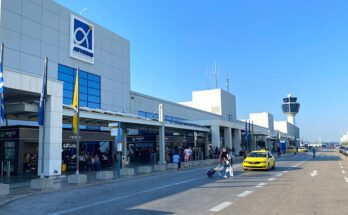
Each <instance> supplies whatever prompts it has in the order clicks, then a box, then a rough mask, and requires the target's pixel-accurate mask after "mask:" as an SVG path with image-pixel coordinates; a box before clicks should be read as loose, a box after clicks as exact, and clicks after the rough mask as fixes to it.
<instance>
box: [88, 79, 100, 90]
mask: <svg viewBox="0 0 348 215" xmlns="http://www.w3.org/2000/svg"><path fill="white" fill-rule="evenodd" d="M88 87H91V88H94V89H100V83H97V82H94V81H88Z"/></svg>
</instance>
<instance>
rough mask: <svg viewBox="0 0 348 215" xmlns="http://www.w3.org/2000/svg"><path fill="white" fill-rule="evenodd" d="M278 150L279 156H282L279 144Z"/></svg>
mask: <svg viewBox="0 0 348 215" xmlns="http://www.w3.org/2000/svg"><path fill="white" fill-rule="evenodd" d="M277 152H278V157H280V156H281V155H282V153H281V151H280V147H279V146H278V148H277Z"/></svg>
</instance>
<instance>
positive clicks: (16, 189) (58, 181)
mask: <svg viewBox="0 0 348 215" xmlns="http://www.w3.org/2000/svg"><path fill="white" fill-rule="evenodd" d="M292 155H294V154H293V153H291V154H282V156H281V157H277V156H276V159H282V158H287V157H290V156H292ZM242 161H243V157H241V156H238V157H234V163H235V164H237V163H240V162H242ZM217 162H218V161H217V159H215V160H214V162H212V163H210V164H205V165H198V166H189V167H186V168H182V170H180V171H185V170H188V169H195V168H201V167H205V166H206V167H212V166H214V165H215V164H217ZM182 166H183V165H182ZM127 167H132V168H134V169H135V171H134V176H120V177H118V176H117V169H115V168H109V169H105V170H103V171H113V172H114V178H113V179H109V180H100V179H97V177H96V175H97V174H96V173H97V172H96V171H91V172H88V171H87V172H81V173H80V174H85V175H87V183H85V184H68V177H67V176H68V175H73V174H74V172H68V173H64V174H62V175H60V176H56V177H54V178H53V188H50V189H45V190H33V189H31V188H30V185H31V180H32V179H36V178H39V177H38V176H34V175H32V176H28V175H21V176H11V177H6V176H4V177H2V178H0V183H5V184H9V186H10V194H8V195H4V196H0V207H1V206H3V205H5V204H7V203H9V202H11V201H14V200H16V199H19V198H24V197H27V196H30V195H36V194H40V193H46V192H55V191H59V190H66V189H78V188H80V187H85V186H97V185H99V184H105V183H115V182H118V181H123V180H129V179H132V178H138V177H145V176H151V175H158V174H165V173H168V172H174V171H177V169H166V170H165V171H152V172H151V173H148V174H139V173H138V172H137V166H135V165H129V166H127Z"/></svg>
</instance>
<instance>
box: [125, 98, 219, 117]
mask: <svg viewBox="0 0 348 215" xmlns="http://www.w3.org/2000/svg"><path fill="white" fill-rule="evenodd" d="M159 104H163V105H164V114H165V115H169V116H174V117H180V118H183V119H186V120H203V119H220V116H219V115H216V114H212V113H208V112H205V111H201V110H197V109H194V108H191V107H187V106H184V105H181V104H178V103H174V102H170V101H166V100H162V99H158V98H155V97H151V96H147V95H144V94H141V93H137V92H131V113H132V114H136V115H137V114H138V111H144V112H149V113H157V114H158V105H159Z"/></svg>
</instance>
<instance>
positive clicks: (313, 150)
mask: <svg viewBox="0 0 348 215" xmlns="http://www.w3.org/2000/svg"><path fill="white" fill-rule="evenodd" d="M315 151H316V149H315V147H313V149H312V152H313V158H315Z"/></svg>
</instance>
